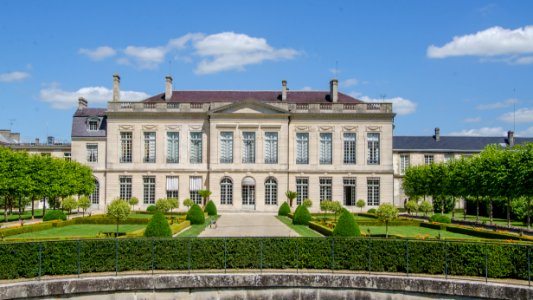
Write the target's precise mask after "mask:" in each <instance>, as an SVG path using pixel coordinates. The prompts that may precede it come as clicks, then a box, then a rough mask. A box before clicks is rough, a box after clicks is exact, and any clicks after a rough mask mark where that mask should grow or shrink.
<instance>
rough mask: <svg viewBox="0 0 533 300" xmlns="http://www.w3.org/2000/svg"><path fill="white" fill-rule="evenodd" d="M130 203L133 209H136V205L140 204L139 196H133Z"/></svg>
mask: <svg viewBox="0 0 533 300" xmlns="http://www.w3.org/2000/svg"><path fill="white" fill-rule="evenodd" d="M128 203H129V204H130V205H131V210H135V205H137V204H139V198H137V197H131V198H130V200H128Z"/></svg>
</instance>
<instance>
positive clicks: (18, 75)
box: [0, 71, 30, 82]
mask: <svg viewBox="0 0 533 300" xmlns="http://www.w3.org/2000/svg"><path fill="white" fill-rule="evenodd" d="M28 77H30V73H26V72H19V71H16V72H9V73H0V82H12V81H19V80H23V79H25V78H28Z"/></svg>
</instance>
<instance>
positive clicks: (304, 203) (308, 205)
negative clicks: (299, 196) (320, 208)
mask: <svg viewBox="0 0 533 300" xmlns="http://www.w3.org/2000/svg"><path fill="white" fill-rule="evenodd" d="M302 204H303V205H304V206H306V207H307V208H310V207H311V206H313V201H312V200H311V199H308V198H306V199H304V201H303V202H302Z"/></svg>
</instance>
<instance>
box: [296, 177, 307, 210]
mask: <svg viewBox="0 0 533 300" xmlns="http://www.w3.org/2000/svg"><path fill="white" fill-rule="evenodd" d="M296 193H297V194H298V196H297V197H296V205H300V204H302V203H303V201H304V200H305V199H307V198H309V177H296Z"/></svg>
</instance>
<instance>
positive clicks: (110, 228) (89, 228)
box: [6, 224, 146, 239]
mask: <svg viewBox="0 0 533 300" xmlns="http://www.w3.org/2000/svg"><path fill="white" fill-rule="evenodd" d="M145 226H146V225H143V224H123V225H120V226H119V231H120V232H130V231H134V230H137V229H141V228H144V227H145ZM116 229H117V226H116V225H111V224H109V225H93V224H80V225H70V226H65V227H57V228H51V229H47V230H41V231H36V232H28V233H22V234H18V235H13V236H10V237H7V238H6V239H12V238H47V237H49V238H59V237H96V235H97V234H98V233H99V232H115V231H116Z"/></svg>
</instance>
